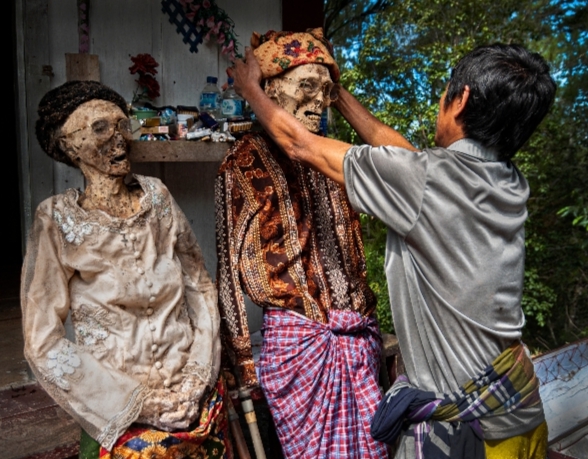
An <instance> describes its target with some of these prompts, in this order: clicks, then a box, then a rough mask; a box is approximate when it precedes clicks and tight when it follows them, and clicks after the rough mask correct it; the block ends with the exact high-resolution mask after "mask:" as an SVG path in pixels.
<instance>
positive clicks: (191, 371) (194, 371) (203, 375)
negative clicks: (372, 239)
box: [182, 362, 212, 385]
mask: <svg viewBox="0 0 588 459" xmlns="http://www.w3.org/2000/svg"><path fill="white" fill-rule="evenodd" d="M182 374H185V375H194V376H197V377H198V378H200V380H201V381H202V382H204V383H205V384H207V385H210V384H211V382H212V381H211V379H212V365H202V364H200V363H196V362H190V363H187V364H186V365H185V366H184V368H183V369H182Z"/></svg>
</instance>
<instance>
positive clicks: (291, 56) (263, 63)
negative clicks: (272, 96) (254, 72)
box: [251, 27, 341, 83]
mask: <svg viewBox="0 0 588 459" xmlns="http://www.w3.org/2000/svg"><path fill="white" fill-rule="evenodd" d="M251 47H252V48H253V53H254V54H255V57H256V58H257V62H259V66H260V67H261V71H262V73H263V78H264V79H266V78H271V77H274V76H276V75H279V74H280V73H283V72H285V71H286V70H289V69H291V68H293V67H296V66H297V65H304V64H322V65H325V66H327V67H328V69H329V73H330V74H331V79H332V80H333V82H335V83H336V82H337V81H339V77H340V75H341V73H340V71H339V66H338V65H337V63H336V62H335V59H334V58H333V46H332V45H331V43H330V42H329V41H328V40H327V39H326V38H325V37H324V36H323V29H322V28H320V27H319V28H316V29H308V30H307V31H306V32H275V31H273V30H270V31H269V32H266V33H265V34H264V35H261V34H259V33H257V32H253V35H251Z"/></svg>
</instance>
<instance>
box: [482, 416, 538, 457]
mask: <svg viewBox="0 0 588 459" xmlns="http://www.w3.org/2000/svg"><path fill="white" fill-rule="evenodd" d="M484 443H485V446H486V459H545V458H546V457H547V423H546V422H545V421H544V422H543V424H540V425H539V426H537V427H536V428H534V429H533V430H531V431H529V432H527V433H524V434H523V435H517V436H516V437H511V438H507V439H505V440H485V441H484Z"/></svg>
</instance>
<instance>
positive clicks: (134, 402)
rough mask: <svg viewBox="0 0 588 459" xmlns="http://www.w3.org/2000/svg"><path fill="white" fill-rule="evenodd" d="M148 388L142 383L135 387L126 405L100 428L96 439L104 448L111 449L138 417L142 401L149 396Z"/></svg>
mask: <svg viewBox="0 0 588 459" xmlns="http://www.w3.org/2000/svg"><path fill="white" fill-rule="evenodd" d="M149 392H150V390H149V388H148V387H147V386H145V385H144V384H141V385H140V386H139V387H137V388H136V389H135V390H134V391H133V393H132V394H131V398H130V400H129V403H127V406H125V408H124V409H123V410H122V411H121V412H120V413H119V414H118V415H116V416H115V417H114V418H112V419H111V420H110V421H109V422H108V424H107V425H106V427H104V429H102V431H101V432H100V435H98V438H96V441H97V442H98V443H100V444H101V445H102V446H103V447H104V448H105V449H107V450H111V449H112V447H113V446H114V444H115V443H116V440H118V438H119V437H120V436H121V435H122V434H123V433H124V431H125V430H126V429H127V428H128V427H129V426H130V425H131V424H132V423H133V422H134V421H135V419H137V418H138V417H139V414H141V410H142V409H143V402H144V401H145V399H146V398H147V397H148V396H149Z"/></svg>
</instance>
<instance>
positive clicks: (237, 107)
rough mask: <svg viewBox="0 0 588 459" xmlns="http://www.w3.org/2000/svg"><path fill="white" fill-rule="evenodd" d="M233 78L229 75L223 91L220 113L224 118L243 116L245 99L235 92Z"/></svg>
mask: <svg viewBox="0 0 588 459" xmlns="http://www.w3.org/2000/svg"><path fill="white" fill-rule="evenodd" d="M233 81H234V80H233V79H232V78H230V77H229V80H228V82H229V86H228V87H227V89H225V92H223V101H222V114H223V117H225V118H229V119H230V118H237V117H239V116H243V108H244V105H245V100H244V99H243V98H242V97H241V96H240V95H239V94H237V93H236V92H235V88H234V87H233Z"/></svg>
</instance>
